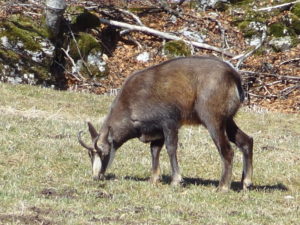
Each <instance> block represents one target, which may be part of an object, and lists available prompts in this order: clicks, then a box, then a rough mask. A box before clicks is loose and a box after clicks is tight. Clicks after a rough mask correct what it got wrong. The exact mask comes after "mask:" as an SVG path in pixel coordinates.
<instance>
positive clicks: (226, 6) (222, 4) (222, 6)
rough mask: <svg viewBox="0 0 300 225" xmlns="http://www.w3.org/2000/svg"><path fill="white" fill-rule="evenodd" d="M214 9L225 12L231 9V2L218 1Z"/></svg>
mask: <svg viewBox="0 0 300 225" xmlns="http://www.w3.org/2000/svg"><path fill="white" fill-rule="evenodd" d="M214 9H216V10H218V11H220V12H224V11H226V10H228V9H229V4H228V3H226V2H217V3H216V4H215V5H214Z"/></svg>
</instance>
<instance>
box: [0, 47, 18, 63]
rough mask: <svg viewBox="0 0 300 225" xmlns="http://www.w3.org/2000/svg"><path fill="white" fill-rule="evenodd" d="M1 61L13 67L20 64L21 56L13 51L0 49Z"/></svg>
mask: <svg viewBox="0 0 300 225" xmlns="http://www.w3.org/2000/svg"><path fill="white" fill-rule="evenodd" d="M0 59H3V61H4V62H5V64H8V65H11V64H16V63H18V62H19V60H20V56H19V54H17V53H16V52H14V51H12V50H9V49H1V48H0Z"/></svg>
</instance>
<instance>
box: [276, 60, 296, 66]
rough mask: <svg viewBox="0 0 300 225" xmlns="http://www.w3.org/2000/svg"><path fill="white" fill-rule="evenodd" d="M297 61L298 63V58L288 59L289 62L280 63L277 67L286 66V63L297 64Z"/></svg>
mask: <svg viewBox="0 0 300 225" xmlns="http://www.w3.org/2000/svg"><path fill="white" fill-rule="evenodd" d="M297 61H300V58H295V59H290V60H287V61H284V62H282V63H280V64H279V66H281V65H284V64H288V63H293V62H297Z"/></svg>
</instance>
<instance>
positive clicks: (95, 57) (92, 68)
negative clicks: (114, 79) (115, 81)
mask: <svg viewBox="0 0 300 225" xmlns="http://www.w3.org/2000/svg"><path fill="white" fill-rule="evenodd" d="M79 61H80V62H79V64H81V65H80V72H81V74H82V75H83V76H84V77H86V78H96V79H97V78H102V77H106V76H107V75H108V73H109V68H108V65H107V63H106V62H104V61H103V59H102V52H101V51H98V50H96V49H93V50H92V51H91V52H90V53H89V55H88V56H87V59H86V63H85V64H83V63H82V60H79ZM77 64H78V63H77ZM87 67H88V68H87Z"/></svg>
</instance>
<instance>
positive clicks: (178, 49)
mask: <svg viewBox="0 0 300 225" xmlns="http://www.w3.org/2000/svg"><path fill="white" fill-rule="evenodd" d="M164 52H165V53H166V54H167V55H168V56H171V57H173V56H189V55H191V49H190V47H189V46H188V45H187V44H186V43H185V42H184V41H169V42H167V43H166V44H165V45H164Z"/></svg>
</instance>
